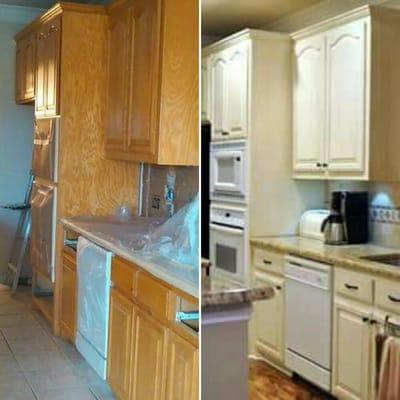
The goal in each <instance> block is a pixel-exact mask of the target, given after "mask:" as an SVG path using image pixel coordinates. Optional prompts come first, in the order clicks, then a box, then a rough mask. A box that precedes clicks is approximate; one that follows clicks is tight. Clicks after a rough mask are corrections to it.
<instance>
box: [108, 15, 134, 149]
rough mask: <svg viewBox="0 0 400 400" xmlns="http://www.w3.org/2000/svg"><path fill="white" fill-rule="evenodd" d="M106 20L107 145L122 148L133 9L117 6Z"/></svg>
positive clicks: (125, 132) (125, 126) (125, 131)
mask: <svg viewBox="0 0 400 400" xmlns="http://www.w3.org/2000/svg"><path fill="white" fill-rule="evenodd" d="M109 21H110V23H109V63H108V96H107V97H108V105H107V123H106V124H107V125H106V148H107V150H109V151H113V150H114V151H115V150H116V151H123V150H124V146H125V142H126V136H127V133H128V127H127V123H128V120H127V105H128V104H127V103H128V97H127V94H128V85H127V82H128V69H129V67H130V66H129V64H128V50H129V49H128V43H129V40H130V39H129V37H130V32H131V29H130V24H131V22H132V10H131V9H125V8H122V9H117V10H115V11H113V12H112V14H111V15H110V20H109Z"/></svg>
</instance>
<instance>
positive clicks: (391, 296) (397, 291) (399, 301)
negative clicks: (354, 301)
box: [375, 279, 400, 315]
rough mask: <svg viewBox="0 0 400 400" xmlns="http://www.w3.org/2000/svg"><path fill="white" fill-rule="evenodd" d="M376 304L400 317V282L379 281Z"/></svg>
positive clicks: (376, 288)
mask: <svg viewBox="0 0 400 400" xmlns="http://www.w3.org/2000/svg"><path fill="white" fill-rule="evenodd" d="M375 303H376V305H377V306H378V307H380V308H383V309H385V310H389V311H392V312H394V313H396V314H397V315H400V282H399V281H389V280H387V279H377V280H376V283H375Z"/></svg>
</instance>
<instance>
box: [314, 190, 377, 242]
mask: <svg viewBox="0 0 400 400" xmlns="http://www.w3.org/2000/svg"><path fill="white" fill-rule="evenodd" d="M321 230H323V231H324V234H325V243H327V244H336V245H339V244H361V243H366V242H368V233H369V232H368V192H348V191H335V192H332V198H331V214H330V215H329V216H328V217H327V218H326V220H325V221H324V223H323V225H322V227H321Z"/></svg>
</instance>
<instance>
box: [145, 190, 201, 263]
mask: <svg viewBox="0 0 400 400" xmlns="http://www.w3.org/2000/svg"><path fill="white" fill-rule="evenodd" d="M138 254H141V255H143V256H144V257H146V256H149V257H151V258H154V257H155V256H160V257H163V258H167V259H168V260H170V261H173V262H176V263H179V264H186V265H190V266H193V267H195V268H197V267H198V263H199V196H198V195H197V196H196V197H195V199H194V200H193V201H192V202H190V203H189V204H187V205H186V206H184V207H183V208H182V209H180V210H179V211H178V212H177V213H176V214H175V215H173V216H172V217H171V218H169V219H168V220H167V221H165V222H164V223H163V224H162V225H160V226H157V227H155V228H154V229H153V230H152V232H151V233H150V234H149V236H148V237H147V240H146V242H145V245H144V247H143V248H142V249H141V250H139V251H138Z"/></svg>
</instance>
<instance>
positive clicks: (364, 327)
mask: <svg viewBox="0 0 400 400" xmlns="http://www.w3.org/2000/svg"><path fill="white" fill-rule="evenodd" d="M367 317H368V312H367V311H364V310H362V309H357V308H356V307H355V306H354V307H353V306H349V305H347V304H345V303H343V304H342V303H336V304H335V315H334V332H333V376H332V390H333V393H334V394H335V395H337V396H338V397H339V398H341V399H349V400H350V399H351V400H355V399H360V400H364V399H367V398H368V393H369V384H370V379H369V372H370V370H369V369H370V366H371V353H370V338H371V327H370V324H369V319H368V318H367Z"/></svg>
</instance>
